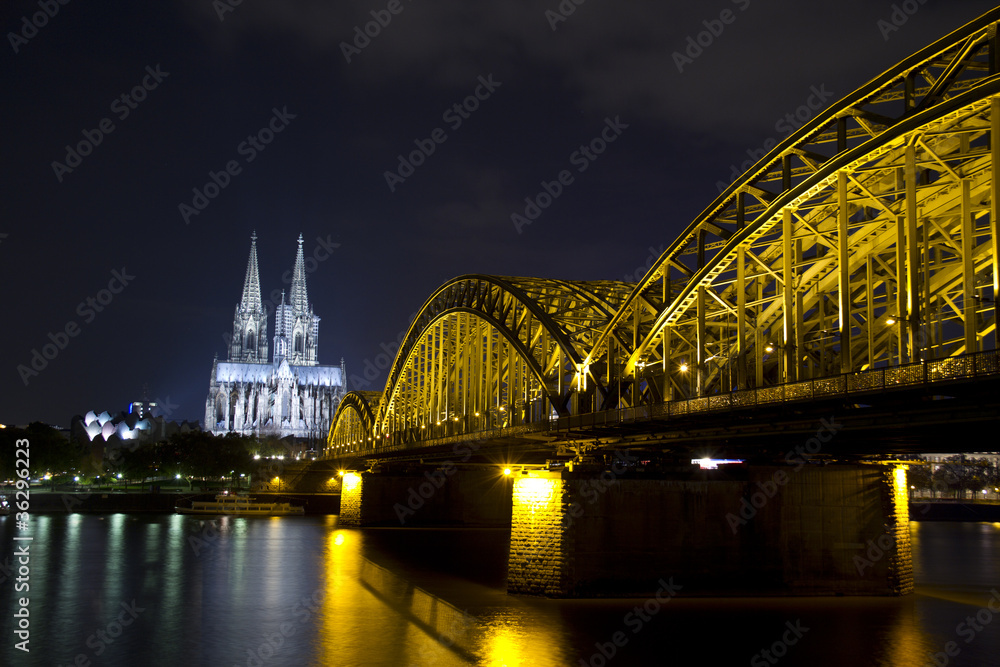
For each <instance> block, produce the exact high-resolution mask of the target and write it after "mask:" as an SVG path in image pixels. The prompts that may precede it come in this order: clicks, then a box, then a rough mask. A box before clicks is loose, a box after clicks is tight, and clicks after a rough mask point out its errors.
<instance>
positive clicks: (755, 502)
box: [507, 465, 913, 597]
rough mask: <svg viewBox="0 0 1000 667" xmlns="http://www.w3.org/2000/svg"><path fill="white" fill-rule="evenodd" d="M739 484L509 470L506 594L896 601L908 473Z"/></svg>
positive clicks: (826, 474) (816, 474) (860, 472)
mask: <svg viewBox="0 0 1000 667" xmlns="http://www.w3.org/2000/svg"><path fill="white" fill-rule="evenodd" d="M740 475H741V478H733V477H731V478H729V479H713V480H705V481H692V480H690V479H688V480H671V479H641V478H631V477H621V478H618V477H616V476H615V474H614V473H613V472H611V471H605V472H604V473H600V474H599V473H582V472H577V473H570V472H562V473H550V472H533V473H529V474H527V475H521V476H518V478H517V479H516V480H515V482H514V488H513V498H512V500H513V515H512V519H511V540H510V556H509V568H508V581H507V590H508V592H510V593H520V594H532V595H545V596H550V597H597V596H624V595H637V596H642V595H653V594H655V593H656V591H658V590H661V589H662V588H663V582H668V583H669V582H673V583H674V584H675V585H677V586H678V588H679V591H680V593H679V594H682V595H688V594H695V595H698V594H701V595H903V594H906V593H909V592H911V591H912V588H913V579H912V570H911V555H910V540H909V516H908V507H907V502H908V500H907V487H906V470H905V467H903V466H891V465H829V466H811V465H810V466H800V467H798V468H797V467H795V466H787V467H776V466H760V467H750V468H748V469H744V470H742V471H740Z"/></svg>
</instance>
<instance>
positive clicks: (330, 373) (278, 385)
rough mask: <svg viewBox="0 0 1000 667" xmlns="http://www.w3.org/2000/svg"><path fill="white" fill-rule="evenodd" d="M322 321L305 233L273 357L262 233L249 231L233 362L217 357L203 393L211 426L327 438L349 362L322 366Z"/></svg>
mask: <svg viewBox="0 0 1000 667" xmlns="http://www.w3.org/2000/svg"><path fill="white" fill-rule="evenodd" d="M319 320H320V318H319V317H318V316H316V315H315V314H313V310H312V306H311V305H310V304H309V297H308V293H307V292H306V271H305V261H304V258H303V254H302V235H301V234H300V235H299V249H298V253H297V254H296V256H295V267H294V269H293V270H292V284H291V290H290V291H289V294H288V300H287V302H286V300H285V294H284V292H282V294H281V303H280V304H278V306H277V308H276V309H275V315H274V347H273V356H272V357H271V360H270V361H268V356H267V353H268V338H267V309H266V308H265V307H264V304H263V303H262V301H261V290H260V275H259V270H258V268H257V234H256V232H255V233H254V234H253V235H252V236H251V237H250V260H249V262H248V263H247V273H246V278H245V279H244V281H243V298H242V299H241V300H240V302H239V304H237V306H236V314H235V316H234V317H233V337H232V341H231V342H230V344H229V359H228V361H219V360H218V357H217V358H216V359H215V361H214V362H213V363H212V378H211V382H210V383H209V390H208V398H207V399H206V400H205V430H206V431H210V432H212V433H214V434H216V435H224V434H226V433H239V434H241V435H261V436H267V435H275V436H278V437H285V436H294V437H297V438H310V439H312V438H325V437H326V435H327V431H328V430H329V428H330V422H331V421H332V419H333V415H334V414H335V413H336V411H337V406H338V405H339V404H340V400H341V398H343V396H344V394H345V393H346V387H345V380H346V377H347V376H346V375H345V372H344V362H343V359H341V362H340V366H320V365H319Z"/></svg>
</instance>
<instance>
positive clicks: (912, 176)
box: [325, 10, 1000, 460]
mask: <svg viewBox="0 0 1000 667" xmlns="http://www.w3.org/2000/svg"><path fill="white" fill-rule="evenodd" d="M998 21H1000V10H993V11H991V12H990V13H988V14H986V15H984V16H983V17H981V18H979V19H977V20H976V21H974V22H972V23H970V24H968V25H966V26H965V27H963V28H961V29H959V30H957V31H955V32H954V33H952V34H951V35H948V36H947V37H945V38H944V39H942V40H940V41H938V42H936V43H934V44H932V45H930V46H929V47H927V48H925V49H924V50H922V51H920V52H919V53H917V54H915V55H913V56H912V57H910V58H907V59H906V60H904V61H903V62H901V63H899V64H898V65H897V66H896V67H894V68H892V69H891V70H889V71H887V72H885V73H884V74H882V75H880V76H878V77H877V78H875V79H873V80H872V81H870V82H869V83H867V84H866V85H864V86H863V87H861V88H860V89H858V90H857V91H855V92H854V93H853V94H851V95H849V96H847V97H846V98H844V99H843V100H841V101H840V102H838V103H836V104H834V105H832V106H831V107H829V108H828V109H826V110H825V111H824V112H822V113H820V114H819V115H818V116H817V117H816V118H815V119H813V120H812V122H810V123H809V124H808V125H806V126H804V127H802V128H800V129H799V130H798V131H797V132H796V133H794V134H793V135H791V136H789V137H788V138H787V139H785V140H784V141H783V142H781V143H780V144H779V145H778V146H776V147H775V148H774V149H773V150H772V151H771V152H770V153H768V154H767V155H766V156H765V157H764V158H763V159H761V160H760V161H759V162H757V164H755V165H754V166H753V167H752V168H751V169H750V170H748V171H747V172H746V173H745V174H743V175H742V177H740V178H739V180H737V181H736V182H734V183H733V184H732V185H731V186H730V187H729V188H728V189H727V190H726V191H725V192H723V193H722V194H720V195H719V197H718V198H717V199H716V200H715V201H713V202H712V203H711V204H710V205H709V206H708V208H706V209H705V210H704V212H702V213H701V214H700V215H699V216H698V217H697V218H696V219H695V220H693V221H692V222H691V224H690V225H688V227H687V228H686V229H685V230H684V232H683V233H682V234H681V235H680V236H679V237H678V238H677V239H676V240H675V241H674V242H673V244H672V245H671V246H670V247H669V248H668V249H667V250H666V251H665V252H664V253H663V255H661V256H660V258H659V259H658V260H657V261H656V263H655V264H654V266H653V267H652V268H651V269H650V270H649V272H648V273H647V274H646V275H645V277H643V279H642V280H641V281H640V282H638V283H625V282H617V281H596V282H575V281H563V280H551V279H541V278H514V277H503V276H487V275H466V276H461V277H458V278H455V279H453V280H451V281H449V282H448V283H446V284H444V285H442V286H441V287H440V288H439V289H438V290H437V291H436V292H434V294H432V295H431V296H430V298H429V299H427V301H426V303H425V304H424V305H423V307H422V308H421V309H420V311H419V313H418V315H417V316H416V318H415V319H414V321H413V323H412V324H411V326H410V328H409V330H408V332H407V334H406V337H405V339H404V340H403V342H402V344H401V346H400V348H399V352H398V355H397V357H396V359H395V361H394V363H393V365H392V367H391V370H390V372H389V377H388V381H387V382H386V385H385V389H384V391H383V392H381V393H380V394H379V393H375V392H353V393H351V394H349V395H348V396H347V398H346V399H345V400H344V401H343V402H342V404H341V406H340V409H339V410H338V412H337V415H336V417H335V420H334V423H333V425H332V427H331V429H330V434H329V439H328V443H327V448H326V450H325V457H326V458H330V459H344V460H346V459H351V458H363V459H367V460H372V459H379V458H383V457H384V458H393V457H400V458H406V457H407V456H409V457H411V458H413V457H422V456H424V455H428V456H432V455H433V453H434V452H435V451H452V448H453V447H454V446H455V444H456V443H459V442H465V441H470V440H475V441H477V442H504V443H521V444H522V445H525V446H527V445H529V444H530V443H535V444H536V445H538V446H539V447H541V448H542V449H544V448H545V447H549V448H550V449H551V450H552V451H553V452H554V451H555V449H556V448H557V447H559V446H562V445H566V444H567V443H570V444H574V445H577V446H579V445H581V443H582V444H584V445H586V444H587V443H590V444H595V443H596V444H599V443H600V442H601V441H602V438H608V437H611V438H612V439H613V438H618V439H622V438H625V439H628V438H632V440H631V441H632V442H647V441H648V442H659V443H660V444H661V445H663V444H664V443H669V442H670V440H671V438H673V437H676V436H677V434H678V433H687V434H688V435H691V434H692V433H695V432H700V433H702V434H704V433H710V432H711V429H712V425H717V424H724V425H725V429H729V431H728V432H730V433H737V432H739V430H740V429H744V430H746V429H753V428H754V423H755V418H754V416H755V415H758V414H762V413H767V412H768V410H770V413H769V414H771V415H772V416H775V415H778V416H780V415H782V414H785V415H791V414H793V413H796V414H798V413H804V414H805V413H808V406H809V405H810V404H815V405H821V406H823V409H824V410H827V409H828V406H830V405H837V406H839V408H840V409H841V410H848V409H853V410H854V411H855V412H856V414H857V415H859V417H858V418H859V419H864V418H865V417H864V415H865V414H866V413H865V408H868V406H874V405H876V404H877V403H878V402H879V401H890V407H889V408H886V410H885V411H884V412H883V413H878V415H879V416H878V419H879V420H882V421H883V422H885V421H886V420H888V421H889V422H891V421H892V419H893V415H898V414H899V413H900V411H901V410H902V409H903V407H904V406H905V405H906V404H910V413H909V414H910V417H909V418H908V419H910V418H912V419H916V420H917V421H918V422H919V419H920V416H919V415H920V414H927V415H932V416H933V415H934V414H938V417H937V419H938V420H939V421H942V422H947V421H949V420H957V419H964V418H969V419H974V418H975V415H979V416H980V417H981V418H990V419H995V415H996V411H995V408H996V400H995V397H996V395H997V378H998V374H1000V357H998V354H997V332H996V323H997V320H998V317H997V313H998V305H997V302H996V296H997V293H998V291H1000V290H998V287H1000V276H998V267H997V261H996V257H997V243H998V236H1000V231H998V218H1000V212H998V210H997V206H998V205H1000V169H998V166H1000V165H998V160H1000V147H998V145H997V138H998V137H1000V38H998ZM893 396H896V397H898V398H897V400H896V402H895V404H891V401H892V400H893V399H892V397H893ZM933 397H938V398H941V397H961V398H962V399H963V400H962V401H955V402H950V401H930V400H924V399H930V398H933ZM938 405H948V406H952V405H965V406H966V411H967V412H969V413H974V414H973V415H969V414H966V415H964V416H963V415H962V414H960V412H961V409H960V408H953V407H949V408H947V410H946V411H945V412H935V410H937V408H936V406H938ZM914 406H915V407H917V408H919V409H918V410H913V408H914ZM932 408H934V409H932ZM955 410H959V412H955ZM991 411H993V412H991ZM817 414H822V413H817ZM845 418H852V417H851V415H845ZM930 418H933V417H929V419H930ZM811 423H812V424H813V425H814V424H815V419H811ZM994 423H995V422H994ZM692 424H694V425H696V426H692ZM698 425H700V426H698ZM918 425H919V424H918ZM813 428H815V426H813ZM692 429H693V430H692ZM691 437H695V436H691Z"/></svg>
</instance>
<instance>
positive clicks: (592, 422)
mask: <svg viewBox="0 0 1000 667" xmlns="http://www.w3.org/2000/svg"><path fill="white" fill-rule="evenodd" d="M997 375H1000V351H998V350H987V351H984V352H976V353H971V354H964V355H961V356H956V357H949V358H947V359H935V360H931V361H927V362H918V363H913V364H907V365H904V366H886V367H883V368H872V369H869V370H864V371H858V372H854V373H845V374H843V375H833V376H829V377H822V378H815V379H811V380H803V381H800V382H791V383H787V384H780V385H774V386H770V387H757V388H754V389H744V390H738V391H733V392H730V393H727V394H714V395H711V396H698V397H694V398H688V399H681V400H676V401H666V402H663V403H657V404H653V405H640V406H637V407H633V408H618V409H613V410H603V411H601V412H590V413H585V414H579V415H571V416H568V417H559V418H558V419H550V420H545V421H540V422H532V423H528V424H520V425H517V426H507V427H494V428H489V429H484V430H479V431H467V432H463V433H455V434H451V435H441V436H436V437H433V436H432V437H429V438H426V439H421V440H415V441H407V442H399V443H393V444H389V443H388V442H386V441H382V442H379V443H376V444H375V446H374V447H372V448H371V449H369V450H364V451H361V452H359V453H362V454H366V455H376V456H377V455H378V454H383V453H384V454H390V453H396V452H401V451H410V450H419V449H420V448H422V447H441V446H447V445H453V446H455V451H456V454H460V453H462V450H459V449H458V445H462V444H468V443H475V442H485V441H496V440H501V439H503V438H516V437H523V436H529V435H532V434H539V433H547V432H549V433H556V432H559V431H570V430H579V429H587V428H595V427H603V426H624V427H627V426H628V424H630V423H637V422H645V421H650V420H663V419H672V418H678V417H684V416H689V415H695V414H702V413H709V412H719V411H727V410H742V409H747V408H753V407H757V406H767V405H774V404H780V403H790V402H798V401H812V400H817V399H826V398H834V397H837V396H851V395H857V396H862V395H864V394H872V393H880V392H884V391H887V390H888V391H891V390H894V389H899V390H901V389H908V388H914V387H919V386H928V385H933V384H938V383H944V382H954V381H960V380H973V379H976V378H981V377H987V376H997Z"/></svg>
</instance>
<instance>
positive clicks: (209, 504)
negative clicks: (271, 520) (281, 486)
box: [174, 493, 305, 516]
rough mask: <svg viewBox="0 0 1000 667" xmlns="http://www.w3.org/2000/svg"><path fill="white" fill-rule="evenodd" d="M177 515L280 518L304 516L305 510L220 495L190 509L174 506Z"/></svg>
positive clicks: (236, 496) (194, 503) (297, 506)
mask: <svg viewBox="0 0 1000 667" xmlns="http://www.w3.org/2000/svg"><path fill="white" fill-rule="evenodd" d="M174 511H176V512H177V513H178V514H239V515H250V516H281V515H286V514H305V508H304V507H302V506H301V505H292V504H291V503H277V502H269V501H266V500H254V499H252V498H250V497H249V496H247V495H243V494H229V493H220V494H219V495H217V496H216V497H215V500H195V501H192V503H191V507H181V506H179V505H178V506H175V507H174Z"/></svg>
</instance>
